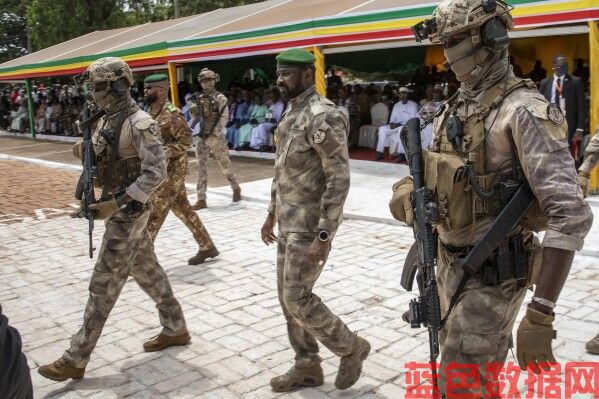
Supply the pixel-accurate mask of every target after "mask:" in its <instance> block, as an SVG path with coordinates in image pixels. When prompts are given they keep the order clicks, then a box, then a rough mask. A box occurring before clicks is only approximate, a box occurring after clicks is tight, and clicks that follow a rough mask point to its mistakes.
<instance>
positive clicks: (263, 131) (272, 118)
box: [250, 89, 285, 151]
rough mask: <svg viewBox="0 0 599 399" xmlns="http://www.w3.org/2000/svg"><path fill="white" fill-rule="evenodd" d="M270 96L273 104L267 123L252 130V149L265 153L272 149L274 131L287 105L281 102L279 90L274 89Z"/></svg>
mask: <svg viewBox="0 0 599 399" xmlns="http://www.w3.org/2000/svg"><path fill="white" fill-rule="evenodd" d="M270 96H271V102H272V103H273V104H272V105H271V106H270V108H269V110H268V112H267V114H266V122H264V123H261V124H259V125H258V126H256V127H255V128H253V129H252V138H251V140H250V147H251V148H253V149H255V150H260V151H265V150H267V149H268V148H269V147H272V145H273V130H274V129H275V128H276V127H277V125H278V124H279V122H280V121H281V118H282V117H283V111H284V110H285V103H283V102H282V101H281V94H280V93H279V90H278V89H273V90H272V92H271V95H270Z"/></svg>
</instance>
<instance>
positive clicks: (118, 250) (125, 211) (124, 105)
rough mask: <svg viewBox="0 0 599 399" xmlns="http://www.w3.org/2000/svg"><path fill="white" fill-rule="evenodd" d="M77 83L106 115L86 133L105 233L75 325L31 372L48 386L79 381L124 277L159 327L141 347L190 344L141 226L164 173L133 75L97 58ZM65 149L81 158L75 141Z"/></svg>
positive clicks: (116, 62)
mask: <svg viewBox="0 0 599 399" xmlns="http://www.w3.org/2000/svg"><path fill="white" fill-rule="evenodd" d="M83 78H84V79H85V80H86V81H87V82H88V83H89V84H90V85H91V89H92V97H93V99H94V101H95V102H96V104H97V105H98V107H99V108H100V109H102V110H103V111H104V112H105V113H106V115H105V116H103V117H102V118H101V119H100V121H99V123H98V125H97V127H96V130H95V132H94V134H93V136H92V142H93V147H94V154H93V155H94V156H95V159H96V165H97V175H98V176H97V178H96V180H95V184H96V185H97V186H98V187H101V188H102V195H101V198H100V200H99V202H97V203H96V204H92V205H90V206H89V208H90V209H92V210H94V211H95V213H96V214H95V218H96V219H102V220H105V225H106V230H105V232H104V237H103V239H102V246H101V248H100V252H99V254H98V260H97V262H96V265H95V267H94V271H93V274H92V277H91V281H90V284H89V292H90V295H89V299H88V301H87V306H86V308H85V313H84V316H83V325H82V326H81V329H80V330H79V332H77V334H75V335H74V336H73V337H72V338H71V345H70V347H69V349H67V350H66V351H65V352H64V354H63V355H62V357H61V358H59V359H58V360H56V361H55V362H53V363H51V364H48V365H45V366H41V367H40V368H39V369H38V371H39V373H40V374H41V375H43V376H44V377H46V378H49V379H52V380H55V381H64V380H67V379H69V378H73V379H80V378H82V377H83V375H84V373H85V367H86V365H87V363H88V362H89V358H90V355H91V353H92V351H93V349H94V347H95V346H96V342H97V341H98V339H99V338H100V334H101V332H102V328H103V327H104V323H105V322H106V319H107V318H108V314H109V313H110V311H111V309H112V307H113V306H114V304H115V303H116V300H117V298H118V296H119V294H120V292H121V290H122V288H123V286H124V285H125V283H126V281H127V278H128V277H129V276H132V277H133V279H134V280H135V281H136V282H137V283H138V284H139V286H140V287H141V288H142V289H143V290H144V291H145V292H146V293H147V294H148V295H149V296H150V297H151V298H152V300H154V302H156V307H157V308H158V314H159V317H160V323H161V324H162V331H161V332H160V333H159V334H158V335H157V336H155V337H154V338H152V339H150V340H149V341H148V342H146V343H144V345H143V348H144V350H145V351H157V350H162V349H164V348H167V347H169V346H172V345H185V344H187V343H188V342H189V341H190V336H189V334H188V332H187V327H186V324H185V319H184V317H183V312H182V309H181V306H180V305H179V302H177V300H176V299H175V297H174V295H173V291H172V289H171V286H170V283H169V281H168V278H167V276H166V274H165V272H164V270H163V269H162V267H161V266H160V264H159V263H158V260H157V259H156V254H155V253H154V245H153V243H152V239H151V237H150V233H149V232H148V229H147V223H148V218H149V216H150V211H149V209H148V199H149V197H150V196H151V195H152V193H153V192H154V191H155V190H156V189H157V188H158V187H159V186H160V184H162V182H163V181H164V180H165V178H166V176H167V168H166V160H165V155H164V150H163V148H162V144H161V141H160V129H159V127H158V125H157V124H156V121H154V120H153V119H152V118H151V117H150V116H149V115H148V114H147V113H145V112H144V111H142V110H140V109H139V108H138V107H137V106H136V105H135V102H134V101H133V100H132V99H131V97H130V95H129V88H130V86H131V85H132V84H133V83H134V81H133V76H132V74H131V70H130V69H129V66H128V65H127V64H126V63H125V62H124V61H123V60H121V59H120V58H116V57H106V58H100V59H98V60H97V61H95V62H93V63H92V64H91V65H90V66H89V67H88V68H87V70H86V72H85V73H84V75H83ZM73 152H74V154H75V156H77V157H78V158H81V157H82V155H83V154H82V145H81V142H78V143H77V144H76V145H75V147H74V148H73Z"/></svg>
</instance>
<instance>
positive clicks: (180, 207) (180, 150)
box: [144, 74, 218, 265]
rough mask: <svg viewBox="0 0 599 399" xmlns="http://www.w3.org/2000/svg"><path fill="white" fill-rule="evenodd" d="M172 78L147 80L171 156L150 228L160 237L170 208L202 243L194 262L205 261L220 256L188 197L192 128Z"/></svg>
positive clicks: (152, 108)
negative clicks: (171, 95)
mask: <svg viewBox="0 0 599 399" xmlns="http://www.w3.org/2000/svg"><path fill="white" fill-rule="evenodd" d="M168 89H169V81H168V77H167V76H166V75H165V74H155V75H150V76H148V77H146V78H145V80H144V94H145V96H144V100H145V102H146V104H149V106H150V108H149V109H148V112H149V113H150V115H151V116H152V118H153V119H154V120H155V121H156V122H158V126H159V127H160V135H161V137H162V145H163V147H164V150H165V155H166V160H167V179H166V181H165V182H164V183H162V185H161V186H160V187H159V188H158V190H156V191H155V192H154V194H153V195H152V198H151V201H152V213H151V214H150V220H149V221H148V230H149V232H150V236H151V237H152V240H155V239H156V236H157V235H158V231H159V230H160V227H161V226H162V224H163V223H164V220H165V219H166V216H167V215H168V212H169V210H172V211H173V213H174V214H175V215H176V216H177V217H178V218H179V219H181V221H182V222H183V223H185V225H186V226H187V228H188V229H189V230H190V231H191V233H192V234H193V237H194V238H195V240H196V242H197V243H198V245H199V250H198V253H197V254H196V255H195V256H193V257H192V258H191V259H189V264H190V265H197V264H200V263H203V262H204V261H205V260H206V259H208V258H214V257H216V256H218V250H217V249H216V247H215V246H214V243H213V242H212V239H211V238H210V235H209V234H208V231H207V230H206V228H205V227H204V225H203V224H202V221H201V220H200V218H199V216H198V214H197V213H196V212H195V211H194V210H193V208H192V207H191V204H190V203H189V200H188V199H187V191H186V189H185V177H186V176H187V165H188V163H187V150H188V149H189V148H190V147H191V129H190V128H189V126H188V125H187V122H186V121H185V117H184V116H183V113H182V112H181V111H180V110H179V108H177V107H176V106H175V105H174V104H173V103H171V102H170V101H169V100H168Z"/></svg>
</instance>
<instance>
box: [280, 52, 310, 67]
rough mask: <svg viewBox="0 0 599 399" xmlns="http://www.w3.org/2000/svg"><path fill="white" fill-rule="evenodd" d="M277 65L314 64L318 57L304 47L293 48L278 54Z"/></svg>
mask: <svg viewBox="0 0 599 399" xmlns="http://www.w3.org/2000/svg"><path fill="white" fill-rule="evenodd" d="M276 59H277V65H279V66H280V65H314V61H316V57H314V55H313V54H312V53H311V52H309V51H307V50H304V49H302V48H292V49H289V50H285V51H283V52H282V53H281V54H279V55H277V58H276Z"/></svg>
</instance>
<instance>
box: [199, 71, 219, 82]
mask: <svg viewBox="0 0 599 399" xmlns="http://www.w3.org/2000/svg"><path fill="white" fill-rule="evenodd" d="M209 79H214V80H216V81H217V82H218V81H219V80H220V76H219V75H218V73H216V72H214V71H211V70H210V69H208V68H204V69H202V70H201V71H200V73H199V74H198V80H199V81H202V80H209Z"/></svg>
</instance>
